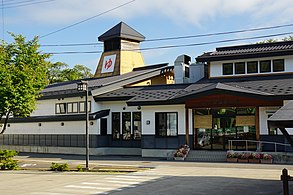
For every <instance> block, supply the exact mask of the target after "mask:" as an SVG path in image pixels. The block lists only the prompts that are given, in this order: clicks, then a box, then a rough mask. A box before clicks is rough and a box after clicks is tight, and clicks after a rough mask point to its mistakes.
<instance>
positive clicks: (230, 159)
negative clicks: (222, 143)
mask: <svg viewBox="0 0 293 195" xmlns="http://www.w3.org/2000/svg"><path fill="white" fill-rule="evenodd" d="M237 161H238V158H227V162H231V163H237Z"/></svg>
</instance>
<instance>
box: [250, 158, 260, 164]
mask: <svg viewBox="0 0 293 195" xmlns="http://www.w3.org/2000/svg"><path fill="white" fill-rule="evenodd" d="M248 162H249V163H259V162H260V161H259V159H249V160H248Z"/></svg>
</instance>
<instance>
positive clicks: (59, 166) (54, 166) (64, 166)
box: [50, 162, 69, 171]
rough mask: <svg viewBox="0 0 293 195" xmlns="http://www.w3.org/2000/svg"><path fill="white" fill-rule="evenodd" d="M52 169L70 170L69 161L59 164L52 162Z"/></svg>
mask: <svg viewBox="0 0 293 195" xmlns="http://www.w3.org/2000/svg"><path fill="white" fill-rule="evenodd" d="M50 170H51V171H69V166H68V164H67V163H65V164H58V163H54V162H52V164H51V167H50Z"/></svg>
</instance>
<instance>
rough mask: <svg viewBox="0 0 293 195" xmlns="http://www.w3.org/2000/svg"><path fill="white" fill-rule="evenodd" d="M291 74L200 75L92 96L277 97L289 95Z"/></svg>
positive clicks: (167, 100) (163, 100)
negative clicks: (191, 80)
mask: <svg viewBox="0 0 293 195" xmlns="http://www.w3.org/2000/svg"><path fill="white" fill-rule="evenodd" d="M292 84H293V75H282V76H280V75H279V76H271V77H268V76H267V77H263V78H245V79H244V78H243V79H236V78H233V79H212V80H211V79H202V80H201V81H199V82H197V83H193V84H173V85H159V86H145V87H126V88H123V89H119V90H115V91H113V92H109V93H105V94H102V95H99V96H96V97H95V100H96V101H105V100H106V99H107V100H115V101H117V100H122V98H123V100H126V101H127V103H128V104H129V105H139V104H144V105H152V104H174V103H184V101H185V100H186V99H192V98H194V97H196V95H199V94H200V93H204V92H208V91H213V90H217V91H223V92H227V91H230V92H233V93H239V94H247V95H251V96H259V97H270V98H274V97H275V98H278V97H280V96H282V98H286V97H287V99H288V98H289V99H290V98H292V97H293V85H292ZM125 94H127V95H125Z"/></svg>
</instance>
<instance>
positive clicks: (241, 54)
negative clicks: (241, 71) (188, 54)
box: [196, 41, 293, 62]
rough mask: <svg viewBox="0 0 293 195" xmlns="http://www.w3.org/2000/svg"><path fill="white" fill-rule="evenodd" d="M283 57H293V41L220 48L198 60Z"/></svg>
mask: <svg viewBox="0 0 293 195" xmlns="http://www.w3.org/2000/svg"><path fill="white" fill-rule="evenodd" d="M281 55H293V41H280V42H274V43H262V44H250V45H240V46H230V47H219V48H216V51H214V52H208V53H204V54H203V55H201V56H198V57H197V58H196V60H197V61H198V62H209V61H220V60H233V59H248V58H256V57H258V58H259V57H270V56H281Z"/></svg>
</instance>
